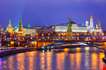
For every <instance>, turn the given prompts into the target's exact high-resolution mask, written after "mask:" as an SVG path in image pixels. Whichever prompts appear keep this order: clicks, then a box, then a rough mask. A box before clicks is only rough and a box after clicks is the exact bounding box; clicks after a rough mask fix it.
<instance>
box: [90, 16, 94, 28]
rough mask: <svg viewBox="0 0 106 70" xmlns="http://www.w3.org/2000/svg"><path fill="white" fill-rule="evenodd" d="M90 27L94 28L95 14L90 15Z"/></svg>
mask: <svg viewBox="0 0 106 70" xmlns="http://www.w3.org/2000/svg"><path fill="white" fill-rule="evenodd" d="M90 27H91V28H94V23H93V16H90Z"/></svg>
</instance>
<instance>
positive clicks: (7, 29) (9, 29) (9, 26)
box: [6, 20, 14, 34]
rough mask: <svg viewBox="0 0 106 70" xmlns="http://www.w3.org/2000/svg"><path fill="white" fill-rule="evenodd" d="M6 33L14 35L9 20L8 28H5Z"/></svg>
mask: <svg viewBox="0 0 106 70" xmlns="http://www.w3.org/2000/svg"><path fill="white" fill-rule="evenodd" d="M6 32H9V33H11V34H13V33H14V28H13V26H12V23H11V20H9V24H8V26H7V28H6Z"/></svg>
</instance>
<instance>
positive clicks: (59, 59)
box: [0, 48, 106, 70]
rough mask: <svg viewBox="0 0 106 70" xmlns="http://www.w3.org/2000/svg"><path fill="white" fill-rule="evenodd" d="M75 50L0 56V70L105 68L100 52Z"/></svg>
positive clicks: (82, 69) (100, 69) (101, 69)
mask: <svg viewBox="0 0 106 70" xmlns="http://www.w3.org/2000/svg"><path fill="white" fill-rule="evenodd" d="M90 49H91V48H90ZM75 50H76V52H73V53H68V52H58V53H55V52H53V51H52V52H40V51H34V52H26V53H21V54H17V55H12V56H10V57H5V58H0V70H104V69H105V70H106V65H105V64H104V63H103V62H102V58H103V57H104V55H103V53H102V52H96V51H95V52H90V51H88V50H86V51H85V52H79V50H83V49H78V48H77V49H75ZM77 50H78V51H77Z"/></svg>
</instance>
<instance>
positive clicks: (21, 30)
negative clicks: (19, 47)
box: [17, 19, 24, 36]
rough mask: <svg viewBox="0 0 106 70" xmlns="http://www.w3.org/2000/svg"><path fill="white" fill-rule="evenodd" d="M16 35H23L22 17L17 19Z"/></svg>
mask: <svg viewBox="0 0 106 70" xmlns="http://www.w3.org/2000/svg"><path fill="white" fill-rule="evenodd" d="M17 33H18V35H19V36H23V35H24V28H23V25H22V19H20V20H19V25H18V32H17Z"/></svg>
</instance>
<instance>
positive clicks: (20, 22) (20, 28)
mask: <svg viewBox="0 0 106 70" xmlns="http://www.w3.org/2000/svg"><path fill="white" fill-rule="evenodd" d="M18 27H19V31H22V30H23V25H22V18H21V19H20V20H19V26H18Z"/></svg>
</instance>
